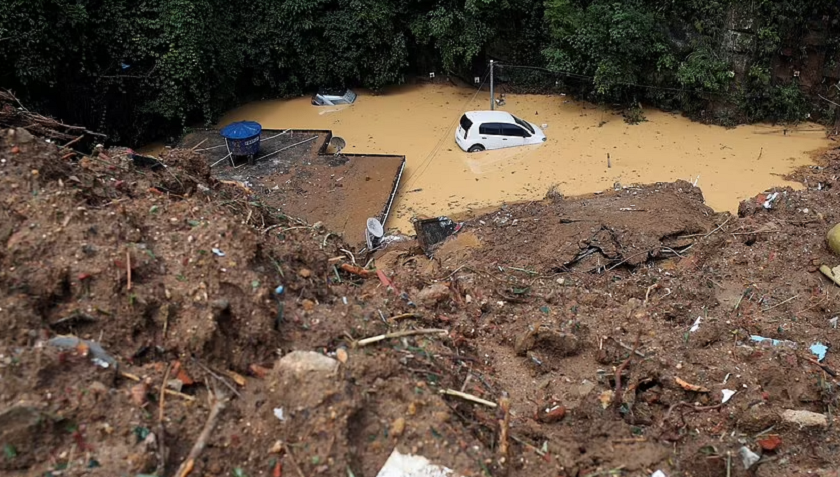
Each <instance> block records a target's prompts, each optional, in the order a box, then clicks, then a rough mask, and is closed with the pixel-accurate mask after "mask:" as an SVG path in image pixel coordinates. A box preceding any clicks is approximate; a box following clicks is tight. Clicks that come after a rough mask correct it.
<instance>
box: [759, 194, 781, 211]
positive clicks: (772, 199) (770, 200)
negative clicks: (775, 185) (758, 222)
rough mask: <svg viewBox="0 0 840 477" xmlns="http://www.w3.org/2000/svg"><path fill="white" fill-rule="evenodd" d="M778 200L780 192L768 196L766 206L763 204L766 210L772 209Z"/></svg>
mask: <svg viewBox="0 0 840 477" xmlns="http://www.w3.org/2000/svg"><path fill="white" fill-rule="evenodd" d="M778 198H779V193H778V192H773V193H772V194H770V195H768V196H767V200H765V201H764V204H763V206H764V208H765V209H772V208H773V202H775V201H776V199H778Z"/></svg>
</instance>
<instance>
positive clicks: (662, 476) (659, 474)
mask: <svg viewBox="0 0 840 477" xmlns="http://www.w3.org/2000/svg"><path fill="white" fill-rule="evenodd" d="M650 477H668V474H666V473H665V472H662V471H661V470H657V471H656V472H654V473H652V474H650Z"/></svg>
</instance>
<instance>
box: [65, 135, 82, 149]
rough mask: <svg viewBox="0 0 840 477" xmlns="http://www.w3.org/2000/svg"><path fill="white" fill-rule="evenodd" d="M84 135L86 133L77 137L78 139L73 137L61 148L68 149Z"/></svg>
mask: <svg viewBox="0 0 840 477" xmlns="http://www.w3.org/2000/svg"><path fill="white" fill-rule="evenodd" d="M84 137H85V135H84V134H82V135H81V136H79V137H77V138H76V139H73V140H72V141H70V142H68V143H67V144H65V145H63V146H61V148H62V149H66V148H68V147H70V146H72V145H73V144H76V143H77V142H79V141H81V140H82V139H84Z"/></svg>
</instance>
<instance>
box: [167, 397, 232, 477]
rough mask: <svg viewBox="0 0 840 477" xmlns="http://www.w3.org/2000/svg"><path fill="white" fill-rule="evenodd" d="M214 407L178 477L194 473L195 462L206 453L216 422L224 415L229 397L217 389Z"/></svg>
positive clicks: (180, 468)
mask: <svg viewBox="0 0 840 477" xmlns="http://www.w3.org/2000/svg"><path fill="white" fill-rule="evenodd" d="M212 396H213V397H212V399H211V400H212V401H213V407H212V408H211V409H210V415H208V416H207V422H205V423H204V429H202V430H201V434H199V435H198V439H197V440H196V441H195V444H193V446H192V449H191V450H190V453H189V454H188V455H187V458H186V459H185V460H184V462H183V463H182V464H181V466H180V467H179V468H178V472H176V473H175V475H177V476H178V477H187V476H188V475H189V474H190V472H192V470H193V467H194V466H195V460H196V459H198V457H199V456H200V455H201V452H202V451H204V448H205V447H207V440H208V439H209V438H210V434H211V433H212V432H213V428H215V427H216V421H218V420H219V414H221V413H222V410H223V409H224V408H225V404H227V396H225V394H224V393H223V392H222V391H221V390H220V389H219V388H216V389H215V391H214V393H213V395H212Z"/></svg>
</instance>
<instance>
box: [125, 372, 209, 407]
mask: <svg viewBox="0 0 840 477" xmlns="http://www.w3.org/2000/svg"><path fill="white" fill-rule="evenodd" d="M120 376H122V377H123V378H126V379H130V380H132V381H136V382H138V383H139V382H140V381H142V380H141V379H140V376H137V375H136V374H131V373H126V372H125V371H120ZM163 392H164V393H165V394H169V395H170V396H177V397H179V398H181V399H186V400H187V401H195V396H190V395H189V394H184V393H179V392H178V391H175V390H172V389H164V390H163Z"/></svg>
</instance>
